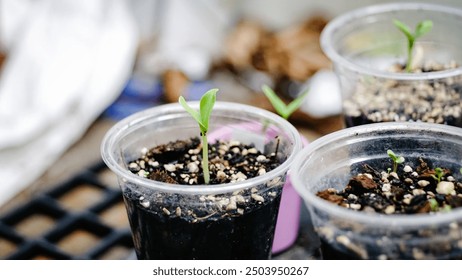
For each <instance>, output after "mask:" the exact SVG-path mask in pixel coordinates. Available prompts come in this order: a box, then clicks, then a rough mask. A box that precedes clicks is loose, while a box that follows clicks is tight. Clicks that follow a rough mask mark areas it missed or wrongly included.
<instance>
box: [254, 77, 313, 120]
mask: <svg viewBox="0 0 462 280" xmlns="http://www.w3.org/2000/svg"><path fill="white" fill-rule="evenodd" d="M262 90H263V93H264V94H265V96H266V97H267V98H268V100H269V101H270V102H271V105H273V108H274V110H276V113H277V114H278V115H280V116H281V117H283V118H284V119H286V120H287V119H288V118H289V117H290V115H292V113H293V112H295V111H296V110H297V109H298V108H299V107H300V106H301V105H302V102H303V99H305V97H306V96H307V95H308V90H306V91H305V92H304V93H302V94H300V95H299V96H298V97H297V98H295V99H294V100H292V102H290V103H289V104H288V105H286V104H285V103H284V101H282V100H281V99H280V98H279V97H278V96H277V94H276V93H275V92H274V91H273V90H272V89H271V88H270V87H269V86H267V85H263V86H262Z"/></svg>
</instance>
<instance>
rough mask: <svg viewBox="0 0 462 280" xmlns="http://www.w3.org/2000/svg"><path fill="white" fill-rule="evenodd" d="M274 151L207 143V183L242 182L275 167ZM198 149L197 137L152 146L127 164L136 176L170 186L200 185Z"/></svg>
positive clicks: (233, 144)
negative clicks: (208, 180) (263, 151)
mask: <svg viewBox="0 0 462 280" xmlns="http://www.w3.org/2000/svg"><path fill="white" fill-rule="evenodd" d="M276 153H277V151H274V152H272V153H271V154H269V155H265V154H263V153H262V152H261V151H259V150H257V149H256V148H255V147H254V146H253V145H245V144H242V143H240V142H238V141H229V142H224V141H216V142H215V143H213V144H209V162H210V167H209V168H210V184H224V183H233V182H237V181H243V180H246V179H249V178H254V177H256V176H259V175H263V174H265V173H266V172H268V171H270V170H272V169H274V168H276V167H277V166H279V164H280V163H279V161H278V160H277V159H276ZM201 161H202V147H201V142H200V140H199V138H191V139H188V140H185V141H180V140H178V141H176V142H170V143H168V144H165V145H160V146H157V147H154V148H152V149H150V150H149V151H147V152H146V153H145V154H144V155H143V156H142V157H141V158H139V159H137V160H134V161H132V162H130V163H129V164H128V168H129V170H130V171H131V172H133V173H135V174H138V175H139V176H142V177H146V178H150V179H152V180H156V181H162V182H166V183H171V184H183V185H197V184H203V183H204V181H203V171H202V165H201Z"/></svg>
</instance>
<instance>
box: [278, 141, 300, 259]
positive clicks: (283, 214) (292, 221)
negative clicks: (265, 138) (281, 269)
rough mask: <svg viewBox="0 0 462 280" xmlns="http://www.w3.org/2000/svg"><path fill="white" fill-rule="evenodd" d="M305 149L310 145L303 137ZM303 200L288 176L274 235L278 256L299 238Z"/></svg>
mask: <svg viewBox="0 0 462 280" xmlns="http://www.w3.org/2000/svg"><path fill="white" fill-rule="evenodd" d="M301 138H302V144H303V147H305V146H306V145H308V140H306V138H305V137H303V136H301ZM301 205H302V199H301V197H300V196H299V195H298V193H297V192H296V191H295V188H294V187H293V186H292V182H291V180H290V174H288V175H287V179H286V182H285V184H284V188H283V190H282V197H281V204H280V206H279V212H278V219H277V222H276V231H275V233H274V240H273V247H272V250H271V251H272V253H273V254H277V253H280V252H282V251H284V250H286V249H288V248H289V247H290V246H292V245H293V244H294V243H295V241H296V240H297V237H298V229H299V227H300V209H301Z"/></svg>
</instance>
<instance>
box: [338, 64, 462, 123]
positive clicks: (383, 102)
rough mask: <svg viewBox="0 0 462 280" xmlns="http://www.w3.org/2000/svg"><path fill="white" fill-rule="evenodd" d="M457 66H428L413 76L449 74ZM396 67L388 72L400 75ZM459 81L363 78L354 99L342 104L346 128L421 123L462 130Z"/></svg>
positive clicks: (458, 79) (460, 84)
mask: <svg viewBox="0 0 462 280" xmlns="http://www.w3.org/2000/svg"><path fill="white" fill-rule="evenodd" d="M457 67H459V65H457V64H456V63H451V64H448V65H440V64H435V63H429V64H427V65H424V66H423V67H422V68H420V69H416V70H414V73H425V72H434V71H442V70H449V69H454V68H457ZM403 68H404V67H403V66H401V65H395V66H394V68H393V69H391V72H397V73H399V72H403V71H404V70H403ZM461 94H462V80H461V78H460V77H451V78H447V79H439V80H427V81H421V82H407V81H396V80H394V81H393V80H386V81H381V80H378V79H372V78H370V77H365V78H363V79H361V80H360V81H358V85H357V87H356V89H355V92H354V93H353V95H352V96H351V97H350V98H349V99H347V100H345V102H344V105H343V106H344V112H345V123H346V126H347V127H352V126H356V125H361V124H368V123H376V122H388V121H423V122H431V123H441V124H447V125H453V126H459V127H461V126H462V106H461V102H460V100H461Z"/></svg>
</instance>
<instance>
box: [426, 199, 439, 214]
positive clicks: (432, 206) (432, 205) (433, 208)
mask: <svg viewBox="0 0 462 280" xmlns="http://www.w3.org/2000/svg"><path fill="white" fill-rule="evenodd" d="M428 203H430V209H431V211H433V212H436V211H438V208H439V205H438V201H436V199H434V198H431V199H429V200H428Z"/></svg>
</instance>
